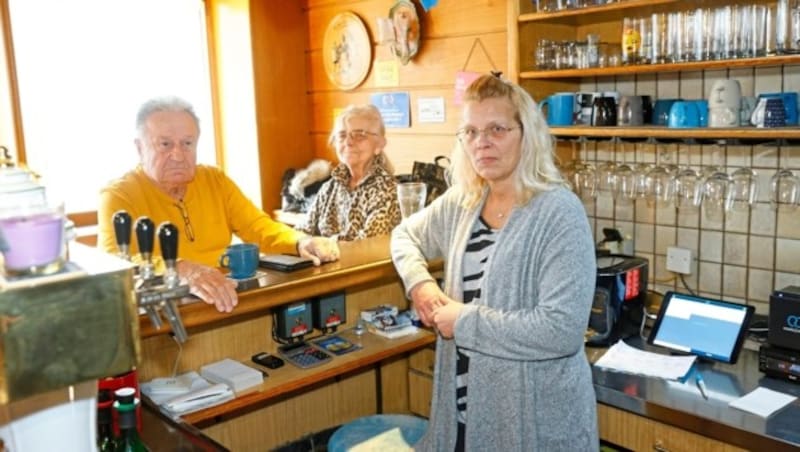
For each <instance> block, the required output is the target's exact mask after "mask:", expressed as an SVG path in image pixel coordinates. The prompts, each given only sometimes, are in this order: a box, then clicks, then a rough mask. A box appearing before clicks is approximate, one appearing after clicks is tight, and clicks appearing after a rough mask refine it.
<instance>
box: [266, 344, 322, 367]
mask: <svg viewBox="0 0 800 452" xmlns="http://www.w3.org/2000/svg"><path fill="white" fill-rule="evenodd" d="M278 353H279V354H280V355H281V356H283V357H284V358H286V360H287V361H289V362H290V363H292V364H294V365H295V366H297V367H299V368H301V369H307V368H309V367H314V366H319V365H320V364H324V363H327V362H328V361H330V360H331V359H333V357H332V356H331V355H329V354H327V353H325V352H324V351H322V350H320V349H318V348H317V347H314V346H313V345H311V344H308V343H306V342H298V343H296V344H288V345H281V346H280V347H278Z"/></svg>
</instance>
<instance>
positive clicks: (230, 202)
mask: <svg viewBox="0 0 800 452" xmlns="http://www.w3.org/2000/svg"><path fill="white" fill-rule="evenodd" d="M136 129H137V135H138V136H137V138H136V140H135V144H136V148H137V150H138V152H139V165H138V166H137V167H136V168H135V169H134V170H132V171H130V172H128V173H126V174H125V175H124V176H122V177H121V178H120V179H118V180H116V181H113V182H111V183H110V184H109V185H108V186H107V187H106V188H104V189H103V190H102V191H101V195H100V207H99V209H98V219H99V220H98V221H99V233H98V246H99V247H101V248H102V249H104V250H106V251H108V252H112V253H114V252H117V244H116V239H115V236H114V231H113V225H112V222H111V217H112V215H113V214H114V212H116V211H118V210H125V211H127V212H128V213H129V214H130V215H131V217H132V218H134V219H136V218H138V217H140V216H148V217H150V219H151V220H153V222H154V223H155V224H159V223H161V222H163V221H169V222H171V223H172V224H174V225H175V226H176V227H177V228H178V230H179V232H180V234H179V241H178V252H179V256H178V257H179V258H180V260H179V262H178V268H177V270H178V275H179V276H180V277H181V279H182V280H183V281H185V282H186V283H188V284H189V287H190V291H191V293H192V294H194V295H196V296H198V297H199V298H201V299H203V300H204V301H205V302H207V303H209V304H214V305H215V306H216V308H217V310H218V311H220V312H230V311H232V310H233V308H234V307H235V306H236V304H237V303H238V297H237V295H236V282H235V281H232V280H230V279H228V278H226V277H225V275H223V274H222V273H221V272H220V271H219V270H218V269H217V268H216V267H217V263H218V260H219V257H220V255H221V254H222V253H223V251H224V250H225V248H226V247H227V246H228V245H229V244H230V243H231V238H232V236H233V234H236V236H238V237H239V238H241V239H242V240H243V241H245V242H249V243H256V244H258V245H259V247H260V248H261V250H262V251H269V252H272V253H297V254H300V255H301V256H305V257H309V258H311V259H312V260H313V261H314V263H315V264H316V265H320V263H322V262H330V261H334V260H337V259H338V258H339V248H338V246H337V244H336V242H335V241H333V240H330V239H327V238H324V237H311V236H308V235H306V234H303V233H301V232H298V231H295V230H293V229H292V228H290V227H289V226H286V225H284V224H282V223H279V222H276V221H273V220H272V219H271V218H270V217H269V215H267V214H266V213H264V212H263V211H262V210H261V209H259V208H258V207H256V206H255V205H254V204H253V203H252V202H251V201H250V200H249V199H248V198H247V197H246V196H245V195H244V194H243V193H242V191H241V190H240V189H239V188H238V187H237V186H236V184H235V183H234V182H233V181H232V180H231V179H230V178H228V176H226V175H225V174H224V173H223V172H222V171H220V170H219V169H217V168H213V167H209V166H204V165H197V140H198V138H199V135H200V126H199V121H198V118H197V115H196V114H195V113H194V109H193V108H192V106H191V105H190V104H189V103H188V102H186V101H184V100H182V99H180V98H176V97H168V98H156V99H152V100H149V101H147V102H145V103H144V104H143V105H142V106H141V107H140V109H139V112H138V114H137V116H136ZM136 246H137V245H136V244H135V243H131V253H132V254H136V253H138V251H137V249H136ZM155 247H156V249H155V250H154V251H155V252H154V255H156V256H160V254H161V253H160V251H159V249H158V247H159V245H158V241H156V244H155Z"/></svg>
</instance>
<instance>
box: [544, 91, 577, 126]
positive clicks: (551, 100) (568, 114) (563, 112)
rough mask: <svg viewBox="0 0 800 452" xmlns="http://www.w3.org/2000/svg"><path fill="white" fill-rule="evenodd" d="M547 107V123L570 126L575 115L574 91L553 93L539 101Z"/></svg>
mask: <svg viewBox="0 0 800 452" xmlns="http://www.w3.org/2000/svg"><path fill="white" fill-rule="evenodd" d="M539 106H540V108H542V109H543V110H544V109H545V107H546V108H547V124H548V125H551V126H571V125H572V123H573V120H574V117H575V93H555V94H553V95H551V96H549V97H547V98H546V99H545V100H543V101H542V102H540V103H539Z"/></svg>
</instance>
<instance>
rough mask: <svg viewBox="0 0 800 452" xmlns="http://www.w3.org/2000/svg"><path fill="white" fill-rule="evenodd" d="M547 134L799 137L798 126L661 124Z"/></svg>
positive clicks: (554, 130) (568, 129) (567, 129)
mask: <svg viewBox="0 0 800 452" xmlns="http://www.w3.org/2000/svg"><path fill="white" fill-rule="evenodd" d="M550 133H551V134H553V135H555V136H557V137H575V138H577V137H582V136H590V137H603V138H614V137H620V138H650V137H652V138H656V139H658V138H671V139H686V138H699V139H709V140H725V139H736V140H764V141H773V140H779V139H789V140H800V127H775V128H763V129H760V128H756V127H730V128H709V127H700V128H670V127H664V126H640V127H588V126H568V127H551V128H550Z"/></svg>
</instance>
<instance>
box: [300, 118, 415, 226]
mask: <svg viewBox="0 0 800 452" xmlns="http://www.w3.org/2000/svg"><path fill="white" fill-rule="evenodd" d="M385 132H386V130H385V127H384V124H383V118H381V114H380V112H379V111H378V109H377V108H375V106H373V105H350V106H348V107H347V108H346V109H345V110H344V111H343V112H342V113H341V114H340V115H339V116H337V117H336V120H335V121H334V127H333V131H332V132H331V135H330V137H329V139H328V144H330V145H331V146H333V147H334V148H335V150H336V156H337V157H338V158H339V165H338V166H337V167H336V168H334V170H333V171H332V172H331V178H330V179H329V180H328V181H327V182H325V184H323V185H322V187H321V188H320V189H319V191H318V192H317V196H316V198H315V199H314V201H313V202H312V204H311V207H310V208H309V210H308V219H307V221H306V222H305V224H302V225H300V226H298V229H300V230H301V231H304V232H306V233H308V234H311V235H322V236H326V237H333V236H335V237H337V238H338V239H339V240H359V239H363V238H367V237H372V236H376V235H383V234H388V233H390V232H391V231H392V229H393V228H394V227H395V226H397V224H399V223H400V206H399V204H398V202H397V190H396V188H397V183H396V181H395V178H394V175H393V173H394V170H393V168H392V165H391V163H390V162H389V159H388V158H387V157H386V154H384V152H383V148H384V146H386V137H385V136H384V135H385Z"/></svg>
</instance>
